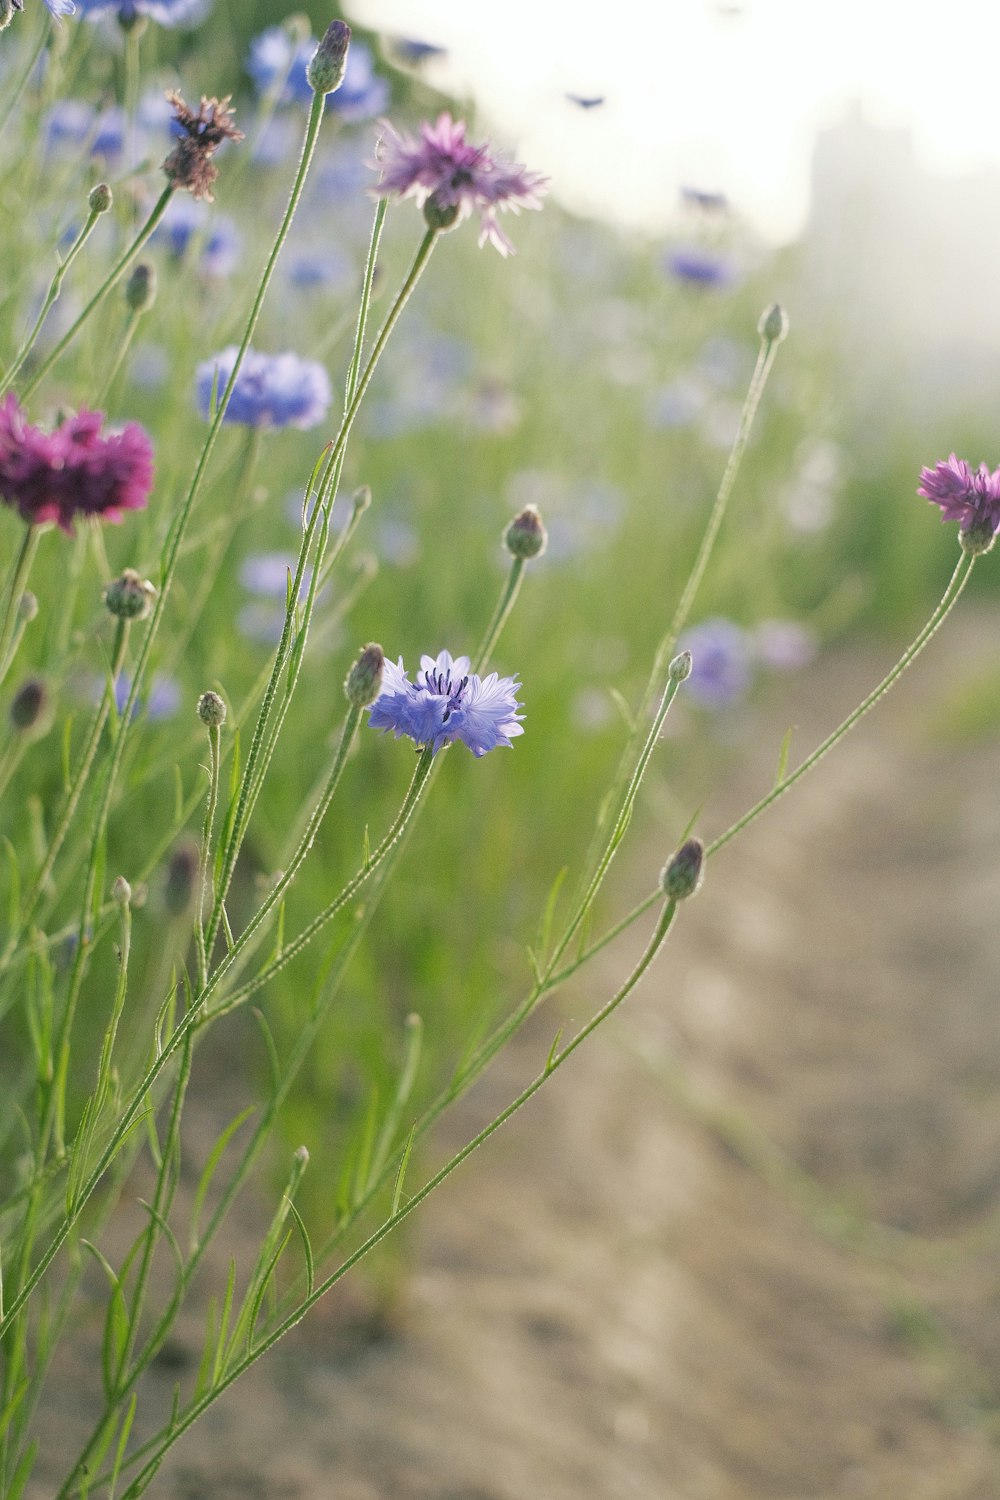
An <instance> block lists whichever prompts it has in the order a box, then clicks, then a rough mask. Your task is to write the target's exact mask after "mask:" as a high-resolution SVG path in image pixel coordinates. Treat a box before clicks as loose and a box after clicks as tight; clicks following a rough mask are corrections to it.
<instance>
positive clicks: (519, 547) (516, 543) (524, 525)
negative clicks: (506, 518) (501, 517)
mask: <svg viewBox="0 0 1000 1500" xmlns="http://www.w3.org/2000/svg"><path fill="white" fill-rule="evenodd" d="M503 539H504V545H505V547H506V548H507V551H508V552H509V553H510V555H511V557H521V558H525V559H527V558H529V557H541V555H542V553H543V552H544V551H545V548H546V546H547V545H548V540H549V534H548V532H547V531H546V530H545V526H544V525H543V523H542V518H541V516H540V515H539V513H538V507H537V505H526V506H525V507H524V509H523V510H522V511H519V512H518V514H517V515H516V516H515V517H514V519H513V521H511V523H510V525H509V526H508V527H507V530H506V531H505V532H504V534H503Z"/></svg>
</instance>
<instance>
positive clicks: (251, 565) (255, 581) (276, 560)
mask: <svg viewBox="0 0 1000 1500" xmlns="http://www.w3.org/2000/svg"><path fill="white" fill-rule="evenodd" d="M295 564H296V558H295V557H294V556H293V555H292V553H291V552H251V554H250V556H249V557H245V558H244V559H243V561H242V563H241V564H240V583H242V585H243V587H244V588H245V589H246V590H247V592H248V593H250V594H262V595H263V596H264V597H265V598H270V599H284V598H286V597H287V594H288V579H289V574H290V575H291V576H292V577H293V578H294V576H295ZM311 577H312V570H311V569H309V568H307V569H306V571H305V573H304V574H303V575H302V587H301V590H300V598H301V597H302V596H303V595H305V594H306V593H308V591H309V580H310V578H311Z"/></svg>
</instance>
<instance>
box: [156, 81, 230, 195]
mask: <svg viewBox="0 0 1000 1500" xmlns="http://www.w3.org/2000/svg"><path fill="white" fill-rule="evenodd" d="M231 98H232V95H231V94H227V95H226V97H225V99H206V97H205V95H204V94H202V96H201V104H200V105H199V106H198V111H197V113H195V111H194V110H192V109H190V108H189V107H188V105H187V104H185V103H184V100H183V99H182V98H181V96H180V94H179V93H178V92H177V90H176V89H168V91H167V99H168V101H169V103H170V104H172V105H173V110H174V119H175V121H176V122H177V124H178V125H179V126H180V128H181V130H182V131H183V132H184V134H183V135H182V136H181V137H180V139H179V140H178V142H177V144H176V146H175V147H174V149H173V150H172V151H171V153H170V155H169V156H168V157H167V159H166V161H165V162H164V163H163V170H164V172H166V174H167V177H168V178H169V180H170V181H171V182H172V183H173V185H174V187H177V188H185V189H186V190H187V191H188V192H189V193H190V194H191V195H192V197H194V198H204V199H205V200H206V202H208V203H211V202H212V201H213V194H212V184H213V183H214V182H215V179H216V178H217V177H218V175H219V169H218V167H217V166H215V164H214V163H213V162H212V161H210V160H209V158H210V157H211V156H212V154H213V152H215V151H217V150H218V149H219V147H220V146H221V145H222V143H223V141H226V140H229V141H241V140H242V139H243V131H242V130H237V129H236V127H235V125H234V124H233V113H234V112H233V110H231V109H230V108H229V101H230V99H231Z"/></svg>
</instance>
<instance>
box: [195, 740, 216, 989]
mask: <svg viewBox="0 0 1000 1500" xmlns="http://www.w3.org/2000/svg"><path fill="white" fill-rule="evenodd" d="M208 747H209V756H210V758H211V760H210V765H209V771H208V797H207V799H206V802H205V822H204V826H203V828H202V833H201V853H200V856H199V859H198V904H197V907H196V908H195V929H194V930H195V941H196V944H197V949H198V988H199V989H201V988H202V987H203V986H204V985H205V984H206V983H207V982H208V955H207V954H206V952H205V917H204V913H205V892H206V890H207V887H208V862H209V859H210V857H211V852H212V830H213V828H214V826H215V809H216V806H217V805H218V801H219V765H220V757H219V726H218V724H209V726H208Z"/></svg>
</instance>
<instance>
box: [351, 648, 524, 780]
mask: <svg viewBox="0 0 1000 1500" xmlns="http://www.w3.org/2000/svg"><path fill="white" fill-rule="evenodd" d="M520 686H521V684H520V682H519V681H518V680H517V678H516V677H500V676H499V675H498V674H497V673H496V672H491V673H490V675H489V676H488V677H485V678H480V677H478V676H477V675H476V674H475V673H474V672H470V671H469V658H468V657H467V656H459V657H456V658H455V659H454V660H453V659H452V657H451V654H450V652H448V651H442V652H441V653H440V655H439V656H438V657H437V658H436V659H435V658H434V657H433V656H422V657H421V658H420V671H419V673H418V674H417V680H416V682H415V683H413V682H410V680H409V678H408V677H407V675H406V672H405V670H404V668H403V658H402V657H400V658H399V661H398V663H393V662H391V661H386V663H385V673H384V676H383V678H382V691H381V693H379V695H378V697H377V698H376V699H375V702H374V703H373V704H372V706H371V710H370V717H369V720H368V722H369V723H370V724H372V725H373V726H374V727H375V728H376V729H384V730H388V729H391V730H392V731H393V733H394V734H395V736H396V739H397V740H398V739H399V738H400V736H401V735H404V734H405V735H408V736H409V738H410V739H411V740H414V741H415V742H416V744H418V745H420V746H425V745H431V746H433V752H434V754H435V755H436V754H437V752H438V751H439V750H441V749H443V748H444V746H445V745H450V744H452V743H453V742H454V741H455V740H461V741H462V743H463V745H467V746H468V748H469V749H470V750H471V751H472V753H473V755H475V756H477V757H478V756H480V755H485V754H486V752H487V750H495V749H496V747H497V746H498V745H509V744H510V742H511V740H512V738H513V737H514V736H515V735H518V734H523V733H524V730H523V729H522V728H521V725H520V723H519V720H520V719H521V718H522V717H523V716H522V715H521V714H519V713H518V712H517V710H518V709H519V708H520V707H521V705H520V703H518V701H517V699H516V697H515V693H516V692H517V689H518V688H519V687H520Z"/></svg>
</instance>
